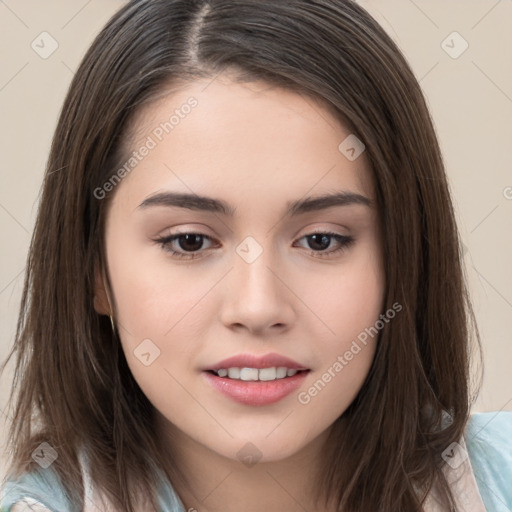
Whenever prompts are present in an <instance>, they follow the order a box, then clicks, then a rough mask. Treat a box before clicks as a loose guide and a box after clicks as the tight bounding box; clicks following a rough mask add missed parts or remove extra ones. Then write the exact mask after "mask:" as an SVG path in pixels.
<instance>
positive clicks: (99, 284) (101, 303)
mask: <svg viewBox="0 0 512 512" xmlns="http://www.w3.org/2000/svg"><path fill="white" fill-rule="evenodd" d="M94 310H95V311H96V313H98V314H100V315H107V316H108V315H110V314H112V309H111V308H110V303H109V300H108V295H107V291H106V289H105V282H104V280H103V275H102V272H101V270H100V268H99V265H96V266H95V270H94Z"/></svg>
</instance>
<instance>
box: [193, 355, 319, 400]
mask: <svg viewBox="0 0 512 512" xmlns="http://www.w3.org/2000/svg"><path fill="white" fill-rule="evenodd" d="M310 371H311V369H310V368H307V367H306V366H304V365H302V364H300V363H298V362H296V361H293V360H292V359H289V358H287V357H284V356H281V355H279V354H267V355H265V356H255V355H250V354H245V355H239V356H234V357H230V358H228V359H224V360H223V361H219V362H218V363H216V364H215V365H213V366H211V367H209V368H203V371H202V375H203V376H204V378H205V380H206V382H207V384H208V385H209V386H211V387H212V388H213V389H215V390H217V391H219V392H220V393H221V394H222V395H223V396H225V397H227V398H230V399H231V400H233V401H235V402H238V403H240V404H244V405H250V406H265V405H270V404H274V403H276V402H279V401H280V400H283V399H284V398H285V397H287V396H288V395H290V394H291V393H292V392H293V391H295V390H297V388H298V387H299V386H300V385H301V384H302V383H303V382H304V379H305V378H306V375H307V374H308V373H309V372H310Z"/></svg>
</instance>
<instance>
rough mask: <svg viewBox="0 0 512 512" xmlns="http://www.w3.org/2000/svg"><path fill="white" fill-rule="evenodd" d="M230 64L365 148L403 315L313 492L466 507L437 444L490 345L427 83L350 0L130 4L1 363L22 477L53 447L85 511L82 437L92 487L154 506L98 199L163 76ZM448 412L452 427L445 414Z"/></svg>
mask: <svg viewBox="0 0 512 512" xmlns="http://www.w3.org/2000/svg"><path fill="white" fill-rule="evenodd" d="M224 70H233V71H235V72H236V76H237V77H238V79H239V80H240V81H251V80H265V81H267V82H268V83H269V84H272V85H277V86H280V87H284V88H287V89H289V90H293V91H295V92H297V93H299V94H303V95H308V96H310V97H314V98H317V99H319V100H321V101H322V102H324V104H325V105H328V107H329V108H330V109H331V110H332V112H333V113H334V115H336V116H338V117H339V119H340V120H341V121H342V123H343V124H344V125H345V126H346V127H347V128H349V129H350V130H351V132H352V133H354V134H356V135H357V137H358V138H359V139H360V140H361V141H363V143H364V144H365V146H366V155H367V158H368V161H369V162H370V164H371V172H372V175H373V178H374V181H375V187H376V194H377V202H378V208H379V214H380V222H381V225H382V233H383V236H382V239H383V244H384V265H385V273H386V299H385V306H384V310H388V309H389V308H390V307H391V305H392V304H393V303H395V302H398V303H399V304H401V305H402V306H403V311H402V312H401V313H400V315H397V317H396V318H395V319H394V320H393V322H390V323H389V324H387V325H386V326H385V327H384V329H382V331H381V333H380V337H379V342H378V346H377V351H376V354H375V358H374V361H373V364H372V367H371V370H370V372H369V375H368V377H367V379H366V381H365V384H364V386H363V388H362V389H361V391H360V393H359V394H358V396H357V398H356V399H355V400H354V401H353V403H352V404H351V405H350V406H349V407H348V409H347V410H346V411H345V412H344V414H343V415H342V416H341V417H340V418H338V420H337V421H336V422H335V424H334V428H333V429H332V435H331V438H330V439H329V440H328V443H327V444H326V446H325V454H324V458H323V460H324V461H325V464H324V465H323V468H322V470H321V473H320V474H318V492H319V498H321V499H322V500H323V501H324V502H325V503H327V502H330V501H331V500H333V499H334V500H335V502H337V503H339V504H340V506H341V507H343V510H344V511H346V512H356V511H357V512H368V511H376V510H379V511H389V512H391V511H392V512H400V511H401V512H412V511H420V510H422V501H423V499H424V498H425V495H426V493H427V492H428V490H429V489H430V488H431V487H432V486H433V485H436V486H438V487H439V489H440V490H441V496H444V500H445V503H446V506H449V507H453V506H454V501H453V496H452V495H451V493H450V490H449V486H448V484H447V482H446V479H445V476H444V474H443V471H442V464H443V460H442V457H441V453H442V452H443V450H444V449H445V448H446V447H447V446H448V445H450V444H451V443H452V442H453V441H457V440H458V439H460V437H461V436H462V435H463V432H464V427H465V424H466V422H467V419H468V417H469V411H470V406H471V398H470V395H471V392H470V379H469V368H470V366H469V363H470V347H471V344H470V341H471V340H472V339H475V340H476V341H477V343H476V345H475V346H478V347H479V346H480V342H479V336H478V331H477V328H476V325H475V321H474V316H473V312H472V309H471V304H470V301H469V299H468V293H467V290H466V284H465V276H464V272H463V267H462V264H461V244H460V241H459V236H458V231H457V227H456V223H455V218H454V211H453V207H452V202H451V199H450V192H449V187H448V184H447V180H446V176H445V171H444V167H443V162H442V158H441V154H440V150H439V146H438V141H437V138H436V135H435V131H434V128H433V125H432V122H431V119H430V115H429V112H428V110H427V106H426V104H425V100H424V97H423V95H422V92H421V90H420V87H419V84H418V82H417V80H416V79H415V77H414V75H413V73H412V71H411V69H410V68H409V66H408V64H407V63H406V61H405V59H404V57H403V56H402V54H401V52H400V50H399V49H398V48H397V46H396V45H395V44H394V42H393V41H392V40H391V39H390V37H389V36H388V35H387V34H386V33H385V31H384V30H383V29H382V28H381V27H380V26H379V25H378V24H377V22H376V21H375V20H374V19H373V18H372V17H371V16H370V15H369V14H368V13H367V12H366V11H365V10H364V9H363V8H362V7H360V6H359V5H357V4H356V3H354V2H353V1H348V0H286V1H283V2H274V1H270V0H237V1H236V2H234V1H231V0H136V1H131V2H129V3H128V4H127V5H125V6H124V7H123V8H121V9H120V10H119V11H118V12H117V13H116V14H115V15H114V16H113V17H112V19H111V20H110V21H109V22H108V24H107V25H106V26H105V28H104V29H103V30H102V31H101V33H100V34H99V35H98V36H97V37H96V39H95V41H94V42H93V44H92V46H91V47H90V49H89V50H88V52H87V54H86V55H85V57H84V59H83V61H82V63H81V65H80V67H79V69H78V71H77V73H76V75H75V77H74V79H73V81H72V84H71V86H70V89H69V92H68V94H67V97H66V99H65V102H64V105H63V108H62V112H61V114H60V118H59V121H58V125H57V128H56V131H55V135H54V138H53V143H52V147H51V152H50V156H49V160H48V164H47V169H46V174H45V178H44V185H43V191H42V197H41V202H40V207H39V212H38V216H37V221H36V225H35V229H34V233H33V237H32V242H31V246H30V251H29V256H28V264H27V270H26V277H25V284H24V289H23V296H22V301H21V308H20V315H19V319H18V325H17V332H16V338H15V343H14V346H13V349H12V351H11V352H10V354H9V358H8V359H7V361H6V362H5V363H4V366H3V368H4V367H5V365H6V364H7V362H8V361H9V360H10V359H11V357H12V356H13V355H14V354H16V368H15V376H14V381H13V390H12V392H11V396H10V405H11V408H12V411H13V412H12V415H13V422H12V424H11V427H10V432H9V442H10V447H11V457H12V460H11V466H10V470H11V476H12V475H19V474H21V473H22V472H24V471H27V470H30V469H34V465H35V463H34V461H33V460H32V458H31V453H32V452H33V451H34V449H35V448H36V447H37V446H38V445H39V444H40V443H41V442H43V441H44V442H47V443H49V444H50V445H51V446H53V447H54V448H55V449H56V450H57V452H58V458H57V460H56V461H55V462H54V463H53V466H52V468H54V469H55V471H56V472H57V473H58V475H59V476H60V478H61V480H62V482H63V484H64V486H65V489H66V491H67V493H68V494H69V497H70V499H71V500H72V501H73V502H74V503H77V506H78V507H79V508H82V501H81V500H82V497H81V495H82V492H83V487H82V481H81V474H80V471H79V465H78V460H77V453H78V447H79V446H87V450H88V456H89V458H90V461H91V469H92V478H93V481H94V483H95V485H96V486H97V487H98V488H99V489H101V490H102V491H103V492H104V493H105V495H106V496H107V497H108V498H109V499H110V500H111V501H112V503H113V504H114V505H115V506H116V508H117V509H118V510H122V511H128V512H133V511H134V510H135V506H136V505H135V504H136V498H135V496H136V495H138V494H139V493H143V494H144V495H147V496H152V498H151V499H152V505H153V507H154V508H155V509H157V502H156V497H155V489H154V479H153V472H152V471H153V469H154V468H153V465H152V464H153V462H154V463H155V464H156V465H157V466H158V467H164V464H163V461H162V460H161V457H162V456H161V452H160V450H159V447H158V446H157V442H156V440H155V436H154V423H153V420H154V415H153V413H154V411H153V407H152V406H151V404H150V403H149V401H148V399H147V398H146V396H145V395H144V394H143V392H142V391H141V389H140V388H139V386H138V385H137V383H136V382H135V380H134V378H133V376H132V375H131V372H130V370H129V368H128V365H127V362H126V359H125V357H124V354H123V351H122V349H121V346H120V343H119V340H118V339H117V337H116V336H115V334H113V332H112V329H111V326H110V322H109V319H108V317H105V316H101V315H98V314H97V313H96V312H95V311H94V308H93V296H94V284H95V268H97V266H98V265H99V266H100V268H102V269H103V270H105V266H104V263H105V258H104V219H105V212H106V211H107V207H108V204H109V200H110V199H111V195H110V196H109V197H107V198H105V199H104V200H98V198H97V196H96V195H95V194H94V191H95V190H97V189H98V187H102V185H103V184H104V183H105V182H106V181H107V180H108V179H109V178H111V176H113V174H114V172H115V171H116V170H117V169H118V168H119V166H120V165H122V162H125V161H126V159H127V158H126V151H127V148H128V146H129V144H128V142H127V141H128V127H129V126H130V121H131V120H133V119H134V115H135V113H137V112H138V111H139V110H140V108H141V106H142V105H143V104H146V103H147V102H149V101H152V100H154V98H155V97H156V96H157V95H158V94H160V93H161V92H162V90H163V89H164V88H167V87H169V84H173V83H175V84H182V85H183V84H185V85H186V83H187V82H190V81H193V80H194V79H197V78H199V77H211V78H212V79H213V78H214V77H215V76H216V75H217V74H218V73H220V72H221V71H224ZM107 270H108V269H107ZM107 274H108V272H107ZM107 280H108V275H107ZM15 390H16V391H17V393H16V395H15V393H14V392H15ZM443 414H444V415H449V418H450V420H449V421H448V422H447V424H443V425H441V420H442V415H443ZM442 427H443V428H442ZM178 474H179V468H176V475H178ZM168 476H169V478H170V479H171V480H172V478H174V477H173V476H172V475H169V474H168ZM175 477H176V478H177V477H178V476H175Z"/></svg>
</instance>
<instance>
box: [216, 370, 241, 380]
mask: <svg viewBox="0 0 512 512" xmlns="http://www.w3.org/2000/svg"><path fill="white" fill-rule="evenodd" d="M217 373H218V372H217ZM219 377H220V375H219ZM228 377H229V378H230V379H239V378H240V368H229V370H228Z"/></svg>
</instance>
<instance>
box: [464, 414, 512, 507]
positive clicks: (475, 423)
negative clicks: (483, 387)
mask: <svg viewBox="0 0 512 512" xmlns="http://www.w3.org/2000/svg"><path fill="white" fill-rule="evenodd" d="M464 439H465V442H466V448H467V452H468V456H469V459H470V461H471V466H472V468H473V472H474V475H475V479H476V482H477V485H478V489H479V491H480V495H481V496H482V500H483V501H484V503H485V506H486V508H487V509H488V510H493V511H495V512H509V511H510V510H512V411H510V412H508V411H498V412H486V413H475V414H473V415H472V416H471V418H470V420H469V422H468V424H467V426H466V431H465V436H464Z"/></svg>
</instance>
